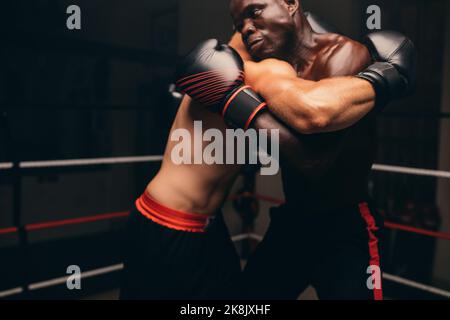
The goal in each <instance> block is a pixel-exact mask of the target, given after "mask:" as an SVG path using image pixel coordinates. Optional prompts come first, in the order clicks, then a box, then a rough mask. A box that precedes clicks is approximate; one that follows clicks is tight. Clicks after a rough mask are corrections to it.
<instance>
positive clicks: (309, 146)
mask: <svg viewBox="0 0 450 320" xmlns="http://www.w3.org/2000/svg"><path fill="white" fill-rule="evenodd" d="M252 128H254V129H267V130H278V132H279V151H280V158H281V159H282V160H283V161H284V163H287V164H288V165H289V166H290V167H292V168H295V169H296V170H297V172H299V173H300V174H301V175H302V176H303V177H305V178H309V179H318V178H320V177H321V176H322V175H323V174H324V173H325V172H326V171H327V170H328V169H329V168H330V166H331V165H332V163H333V162H334V160H335V159H336V156H337V155H338V153H339V150H340V146H341V143H340V142H341V141H343V140H342V137H343V136H344V135H345V133H344V132H342V133H340V134H333V137H332V138H333V141H331V140H330V139H327V138H328V137H325V139H321V138H322V137H318V136H306V135H302V134H299V133H298V132H295V131H294V130H292V129H291V128H289V127H288V126H287V125H285V124H284V123H283V122H282V121H280V120H278V119H277V118H276V117H275V116H274V115H273V114H271V113H270V112H269V111H266V112H263V113H261V114H259V115H258V116H257V117H256V118H255V120H254V121H253V122H252ZM270 136H271V135H269V137H270ZM315 138H318V139H315ZM321 142H324V143H321Z"/></svg>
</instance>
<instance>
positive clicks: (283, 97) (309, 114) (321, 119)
mask: <svg viewBox="0 0 450 320" xmlns="http://www.w3.org/2000/svg"><path fill="white" fill-rule="evenodd" d="M253 88H254V89H255V91H256V92H258V93H259V94H260V95H261V96H262V97H263V98H264V99H265V100H266V102H267V104H268V106H269V108H270V110H271V111H272V112H273V113H274V114H275V115H276V116H277V117H279V118H280V119H281V120H283V121H284V122H285V123H287V124H288V125H289V126H291V127H292V128H293V129H294V130H296V131H298V132H300V133H303V134H314V133H326V132H333V131H339V130H342V129H345V128H348V127H350V126H352V125H354V124H355V123H357V122H358V121H359V120H361V119H362V118H363V117H364V116H366V115H367V114H368V113H369V112H370V111H371V110H372V109H373V107H374V105H375V91H374V89H373V87H372V85H371V84H370V83H369V82H367V81H365V80H361V79H358V78H354V77H337V78H330V79H324V80H320V81H317V82H315V81H308V80H303V79H300V78H296V77H279V76H277V75H275V76H274V75H271V74H267V73H266V75H264V76H261V78H260V79H258V81H257V82H256V83H255V84H254V85H253Z"/></svg>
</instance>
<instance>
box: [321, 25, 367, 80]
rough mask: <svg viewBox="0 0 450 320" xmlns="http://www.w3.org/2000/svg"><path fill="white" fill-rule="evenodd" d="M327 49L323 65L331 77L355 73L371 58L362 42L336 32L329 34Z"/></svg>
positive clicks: (364, 66) (365, 65)
mask: <svg viewBox="0 0 450 320" xmlns="http://www.w3.org/2000/svg"><path fill="white" fill-rule="evenodd" d="M328 50H329V53H328V55H327V56H328V57H327V60H326V62H325V65H326V68H327V69H328V72H329V74H330V76H333V77H336V76H349V75H354V74H357V73H358V72H360V71H362V70H363V69H364V68H366V67H367V66H368V65H369V64H370V63H371V60H372V59H371V56H370V53H369V50H368V49H367V48H366V47H365V46H364V45H363V44H361V43H359V42H357V41H354V40H352V39H350V38H347V37H345V36H342V35H338V34H333V35H330V44H329V46H328Z"/></svg>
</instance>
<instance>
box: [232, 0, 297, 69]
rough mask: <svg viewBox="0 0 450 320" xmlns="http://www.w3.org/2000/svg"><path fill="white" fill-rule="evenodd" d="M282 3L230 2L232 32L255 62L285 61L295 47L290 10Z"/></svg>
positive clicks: (271, 0) (266, 0) (273, 0)
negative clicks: (235, 33)
mask: <svg viewBox="0 0 450 320" xmlns="http://www.w3.org/2000/svg"><path fill="white" fill-rule="evenodd" d="M288 2H289V1H285V0H231V5H230V10H231V16H232V18H233V22H234V27H235V29H236V31H238V32H240V33H241V34H242V40H243V41H244V44H245V46H246V47H247V50H248V52H249V53H250V55H251V56H252V58H253V59H255V60H256V61H259V60H262V59H267V58H278V59H285V58H286V57H288V56H290V52H291V51H292V50H293V47H294V45H295V35H296V32H295V31H296V30H295V29H296V26H295V23H294V19H293V14H294V13H295V12H293V9H292V7H291V6H290V5H289V4H288Z"/></svg>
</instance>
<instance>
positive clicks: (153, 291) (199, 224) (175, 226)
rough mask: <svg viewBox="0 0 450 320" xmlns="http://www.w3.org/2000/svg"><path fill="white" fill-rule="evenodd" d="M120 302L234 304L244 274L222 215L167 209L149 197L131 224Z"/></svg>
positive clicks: (138, 206) (140, 201)
mask: <svg viewBox="0 0 450 320" xmlns="http://www.w3.org/2000/svg"><path fill="white" fill-rule="evenodd" d="M124 267H125V268H124V273H123V280H122V287H121V293H120V298H121V299H125V300H130V299H133V300H142V299H151V300H166V299H177V300H186V299H188V300H189V299H228V298H232V297H234V295H235V292H234V290H235V289H234V285H233V284H234V283H235V281H236V279H237V278H238V276H239V274H240V272H241V268H240V260H239V257H238V255H237V253H236V250H235V247H234V245H233V243H232V241H231V238H230V235H229V233H228V229H227V227H226V225H225V223H224V220H223V218H222V214H221V213H217V214H216V215H214V217H213V216H209V217H208V216H202V215H198V214H192V213H186V212H180V211H176V210H172V209H170V208H167V207H165V206H163V205H161V204H159V203H157V202H156V201H155V200H153V199H152V198H151V197H150V196H149V195H148V194H146V193H145V194H144V195H142V196H141V197H140V198H139V199H138V200H137V201H136V208H134V210H133V211H132V212H131V215H130V217H129V222H128V230H127V241H126V244H125V252H124Z"/></svg>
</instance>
